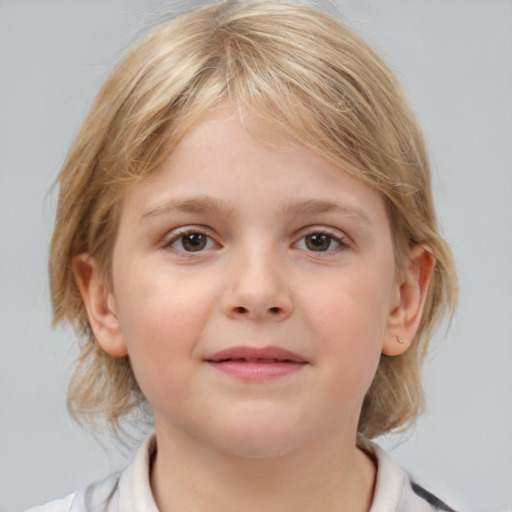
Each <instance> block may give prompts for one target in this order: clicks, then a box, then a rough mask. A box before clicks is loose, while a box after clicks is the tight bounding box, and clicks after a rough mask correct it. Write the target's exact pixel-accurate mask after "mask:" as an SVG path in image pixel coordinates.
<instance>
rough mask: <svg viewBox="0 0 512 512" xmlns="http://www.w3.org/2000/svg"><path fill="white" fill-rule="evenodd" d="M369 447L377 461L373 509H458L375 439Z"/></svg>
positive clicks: (430, 511) (407, 511)
mask: <svg viewBox="0 0 512 512" xmlns="http://www.w3.org/2000/svg"><path fill="white" fill-rule="evenodd" d="M365 451H368V452H369V455H370V456H371V457H372V458H373V459H374V460H375V462H376V464H377V479H376V484H375V493H374V501H373V504H372V508H371V509H370V512H378V511H382V510H389V511H390V512H456V511H455V510H454V509H453V508H451V507H450V506H448V505H447V504H446V503H444V502H443V501H442V500H441V499H439V498H438V497H436V496H435V495H434V494H432V493H431V492H429V491H427V490H426V489H424V488H423V487H422V486H421V485H419V484H417V483H416V482H415V481H414V480H413V479H412V478H411V477H410V475H409V474H408V473H406V472H405V471H403V470H402V469H401V468H399V467H398V466H397V465H396V464H395V463H394V462H393V461H392V460H391V459H390V458H389V456H388V455H387V454H386V453H385V452H384V450H383V449H382V448H380V447H379V446H378V445H376V444H374V443H368V445H365Z"/></svg>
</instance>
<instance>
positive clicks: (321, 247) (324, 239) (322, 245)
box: [306, 233, 331, 251]
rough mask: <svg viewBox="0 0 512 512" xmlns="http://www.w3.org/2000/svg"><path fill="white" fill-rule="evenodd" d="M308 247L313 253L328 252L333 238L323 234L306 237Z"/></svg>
mask: <svg viewBox="0 0 512 512" xmlns="http://www.w3.org/2000/svg"><path fill="white" fill-rule="evenodd" d="M306 245H307V247H308V248H309V249H311V250H312V251H326V250H327V249H329V246H330V245H331V237H330V236H329V235H324V234H322V233H315V234H313V235H308V236H307V237H306Z"/></svg>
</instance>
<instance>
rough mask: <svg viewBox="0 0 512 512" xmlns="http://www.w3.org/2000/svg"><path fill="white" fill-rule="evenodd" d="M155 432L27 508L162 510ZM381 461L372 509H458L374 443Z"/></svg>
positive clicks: (42, 511)
mask: <svg viewBox="0 0 512 512" xmlns="http://www.w3.org/2000/svg"><path fill="white" fill-rule="evenodd" d="M155 448H156V440H155V436H154V434H153V435H151V436H149V437H148V438H147V439H146V440H145V441H144V443H143V444H142V445H141V447H140V448H139V450H138V452H137V454H136V456H135V459H134V461H133V463H132V464H131V465H130V466H128V468H126V469H125V470H124V471H122V472H120V473H116V474H113V475H111V476H109V477H108V478H106V479H105V480H102V481H100V482H96V483H93V484H91V485H89V486H88V487H86V488H85V489H82V490H81V491H78V492H75V493H73V494H70V495H69V496H67V497H66V498H62V499H60V500H55V501H51V502H49V503H47V504H46V505H41V506H38V507H34V508H31V509H29V510H27V511H26V512H158V509H157V507H156V504H155V501H154V499H153V495H152V493H151V487H150V483H149V469H150V459H151V454H152V453H153V452H154V450H155ZM370 449H371V450H372V451H373V454H372V455H373V457H374V459H375V461H376V463H377V480H376V484H375V491H374V497H373V503H372V507H371V509H370V512H435V511H444V512H454V511H453V509H451V508H450V507H448V506H447V505H446V504H444V503H443V502H442V501H441V500H439V499H438V498H436V497H435V496H434V495H432V494H430V493H429V492H427V491H426V490H425V489H423V488H422V487H420V486H419V485H417V484H416V483H414V482H413V481H412V480H411V478H410V476H409V475H408V474H407V473H405V472H404V471H403V470H402V469H400V468H399V467H398V466H397V465H396V464H395V463H394V462H393V461H392V460H391V459H390V458H389V457H388V456H387V455H386V453H385V452H384V450H382V448H380V447H379V446H378V445H376V444H373V443H372V444H370Z"/></svg>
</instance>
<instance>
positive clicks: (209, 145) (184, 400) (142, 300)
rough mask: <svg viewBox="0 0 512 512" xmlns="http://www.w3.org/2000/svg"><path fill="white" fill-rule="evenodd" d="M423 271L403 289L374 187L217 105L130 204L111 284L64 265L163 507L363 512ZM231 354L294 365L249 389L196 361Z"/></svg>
mask: <svg viewBox="0 0 512 512" xmlns="http://www.w3.org/2000/svg"><path fill="white" fill-rule="evenodd" d="M247 127H248V128H249V129H247ZM191 234H192V240H193V241H194V240H195V241H196V242H197V241H198V238H197V237H198V236H199V237H200V239H201V242H200V243H197V244H196V246H192V245H191V244H190V243H188V242H190V240H191V239H190V235H191ZM184 236H188V237H189V238H186V237H185V238H184ZM322 236H323V237H324V238H322V240H323V242H322V244H323V245H322V244H320V247H321V250H314V249H318V246H316V247H315V246H314V244H313V243H312V242H313V241H315V240H316V241H317V242H318V240H319V237H322ZM194 237H195V238H194ZM201 237H202V238H201ZM187 240H188V242H187ZM203 241H204V242H205V245H204V246H203V245H202V243H203ZM191 247H193V248H194V249H197V248H198V247H199V250H190V248H191ZM432 266H433V261H432V257H431V256H430V254H429V253H428V252H427V251H425V250H424V249H423V248H421V247H417V248H414V249H413V251H412V252H411V259H410V262H409V264H408V267H407V269H406V272H404V273H399V275H400V276H401V277H397V272H396V265H395V261H394V255H393V245H392V234H391V231H390V226H389V223H388V218H387V215H386V212H385V207H384V203H383V201H382V198H381V197H380V195H379V194H378V193H377V192H376V191H374V190H372V189H371V188H370V187H368V186H367V185H365V184H363V183H361V182H359V181H357V180H355V179H354V178H351V177H350V176H348V175H347V174H345V173H344V172H343V171H341V170H340V169H337V168H335V167H334V166H333V165H332V164H330V163H328V162H327V161H325V160H324V159H323V158H321V157H320V156H318V155H316V154H315V153H313V152H312V151H310V150H309V149H307V148H306V147H304V146H303V145H301V144H300V143H299V142H298V141H296V140H294V139H293V138H292V137H290V136H288V135H286V134H284V133H282V132H280V131H279V129H278V128H276V127H274V126H269V125H268V124H265V123H263V122H261V121H258V120H257V119H252V120H250V119H246V120H245V121H244V125H242V124H241V122H240V120H239V118H238V117H237V115H236V114H235V112H234V110H233V109H232V108H230V107H229V105H224V106H223V107H222V108H220V109H218V110H215V111H212V112H210V113H209V114H207V115H206V116H205V118H203V120H201V121H200V122H199V123H198V124H197V125H196V126H195V127H193V128H192V129H191V130H190V131H189V132H188V133H187V134H186V135H185V137H184V138H183V139H182V141H181V142H180V144H179V145H178V146H177V148H176V149H175V151H174V152H173V153H172V154H171V156H170V157H169V158H168V159H167V160H166V161H165V162H164V163H163V164H162V165H161V166H160V168H158V169H157V170H156V171H155V172H154V173H153V174H152V175H151V176H150V177H148V178H147V179H145V180H144V181H142V182H140V183H138V184H137V185H136V186H134V187H133V188H132V189H131V190H130V191H129V192H128V194H127V196H126V198H125V201H124V205H123V210H122V215H121V219H120V225H119V230H118V234H117V239H116V242H115V246H114V253H113V263H112V269H113V270H112V272H113V275H112V282H113V286H112V288H110V287H109V285H108V283H107V282H105V281H103V280H102V278H101V273H100V272H99V271H98V264H97V262H96V261H95V260H94V258H92V257H91V256H90V255H87V254H83V255H81V256H79V257H78V258H77V259H76V260H75V263H74V269H75V275H76V277H77V281H78V283H79V286H80V289H81V291H82V296H83V298H84V302H85V304H86V307H87V310H88V313H89V318H90V323H91V326H92V328H93V330H94V332H95V334H96V337H97V339H98V342H99V343H100V344H101V346H102V347H103V349H104V350H105V351H106V352H108V353H109V354H111V355H114V356H123V355H126V354H129V356H130V360H131V363H132V365H133V370H134V372H135V375H136V377H137V380H138V382H139V385H140V387H141V389H142V390H143V392H144V394H145V396H146V397H147V399H148V400H149V402H150V403H151V405H152V408H153V413H154V422H155V428H156V435H157V446H158V453H157V456H156V460H155V462H154V464H153V469H152V474H151V485H152V490H153V494H154V496H155V501H156V503H157V505H158V507H159V510H161V511H162V512H171V511H178V510H179V511H180V512H182V511H197V510H201V511H204V512H214V511H223V512H225V511H231V510H232V511H238V510H248V511H255V512H256V511H266V512H268V511H274V510H275V511H279V512H285V511H288V510H289V511H295V512H296V511H302V510H304V511H306V510H307V511H310V510H324V511H338V510H343V511H345V512H363V511H368V510H369V508H370V506H371V501H372V493H373V487H374V481H375V466H374V464H373V463H372V461H370V459H369V458H368V457H367V456H366V455H364V454H363V453H362V452H361V451H360V450H358V449H357V448H356V443H355V440H356V433H357V424H358V419H359V415H360V411H361V406H362V401H363V398H364V395H365V393H366V391H367V389H368V387H369V385H370V383H371V381H372V379H373V376H374V374H375V371H376V368H377V365H378V362H379V357H380V354H381V353H386V354H388V355H398V354H400V353H402V352H403V351H405V350H407V348H408V346H409V343H410V340H412V338H413V337H414V334H415V332H416V329H417V326H418V323H419V320H420V318H421V312H422V308H423V304H424V300H425V295H426V290H427V288H428V282H429V278H430V274H431V271H432ZM397 336H400V337H401V338H402V339H404V340H405V343H403V344H401V343H398V341H397ZM240 345H244V346H251V347H265V346H268V345H272V346H277V347H280V348H283V349H286V350H289V351H292V352H294V353H295V354H298V355H300V357H302V358H303V359H304V361H306V363H305V364H304V365H303V366H302V367H301V369H300V370H298V371H296V372H293V373H291V374H289V375H286V376H283V377H280V378H277V379H267V380H262V381H254V382H253V381H246V380H245V381H244V380H242V379H239V378H237V377H236V376H233V375H229V374H226V373H223V372H220V371H218V370H217V369H216V368H214V367H212V365H210V364H208V363H207V362H206V361H205V357H206V356H207V355H208V354H211V353H213V352H216V351H219V350H224V349H226V348H229V347H232V346H240Z"/></svg>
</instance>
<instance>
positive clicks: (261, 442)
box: [210, 414, 309, 459]
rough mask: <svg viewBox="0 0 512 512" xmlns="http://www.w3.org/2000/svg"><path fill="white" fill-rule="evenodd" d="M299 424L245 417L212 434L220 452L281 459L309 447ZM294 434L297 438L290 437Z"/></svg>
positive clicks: (271, 418) (247, 456) (259, 417)
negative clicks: (299, 428)
mask: <svg viewBox="0 0 512 512" xmlns="http://www.w3.org/2000/svg"><path fill="white" fill-rule="evenodd" d="M297 424H298V423H297V422H296V421H294V420H292V419H288V421H287V419H286V418H285V417H283V416H282V415H281V417H272V416H270V417H268V416H267V417H264V415H262V414H259V415H251V414H249V415H245V416H243V417H241V418H236V420H235V421H232V422H230V423H229V424H224V425H222V426H221V425H219V428H218V429H216V432H214V431H213V430H212V431H210V435H212V434H213V436H212V438H210V442H213V443H214V444H215V445H216V446H217V449H219V450H220V451H223V452H225V453H229V454H231V455H235V456H238V457H244V458H260V459H261V458H269V457H280V456H283V455H286V454H287V453H291V452H293V451H295V450H297V449H299V448H300V447H302V446H303V445H305V444H308V437H309V436H308V435H307V432H300V431H298V430H297ZM291 433H293V435H290V434H291Z"/></svg>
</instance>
